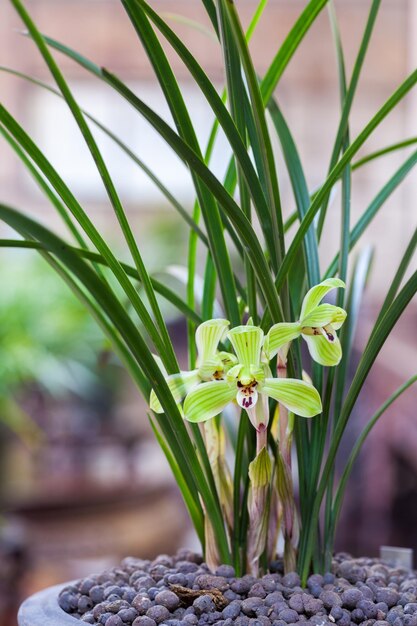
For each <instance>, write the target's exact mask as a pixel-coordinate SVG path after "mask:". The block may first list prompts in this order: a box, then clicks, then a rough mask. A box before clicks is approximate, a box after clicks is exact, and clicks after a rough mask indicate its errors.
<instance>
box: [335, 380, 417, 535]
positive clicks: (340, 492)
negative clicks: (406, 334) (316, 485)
mask: <svg viewBox="0 0 417 626" xmlns="http://www.w3.org/2000/svg"><path fill="white" fill-rule="evenodd" d="M415 382H417V376H412V377H411V378H409V379H408V380H407V381H406V382H405V383H404V384H403V385H401V387H399V388H398V389H397V390H396V391H395V392H394V393H393V394H392V395H391V396H390V397H389V398H388V399H387V400H386V401H385V402H384V403H383V404H382V405H381V406H380V408H379V409H378V410H377V411H376V412H375V413H374V415H373V416H372V417H371V419H370V420H369V421H368V423H367V424H366V426H365V427H364V429H363V430H362V432H361V434H360V435H359V437H358V438H357V440H356V443H355V445H354V447H353V449H352V451H351V453H350V455H349V458H348V461H347V463H346V465H345V469H344V470H343V474H342V477H341V479H340V482H339V485H338V488H337V492H336V496H335V499H334V505H333V527H335V526H336V524H337V521H338V518H339V514H340V510H341V507H342V501H343V496H344V492H345V488H346V484H347V481H348V480H349V477H350V474H351V472H352V469H353V466H354V464H355V462H356V459H357V458H358V456H359V453H360V451H361V450H362V446H363V444H364V443H365V441H366V438H367V437H368V435H369V433H370V432H371V430H372V428H373V427H374V426H375V424H376V423H377V421H378V420H379V418H380V417H382V415H383V414H384V413H385V411H386V410H387V409H388V408H389V407H390V406H391V404H393V403H394V402H395V400H397V398H399V397H400V396H401V395H402V394H403V393H404V391H406V390H407V389H408V388H409V387H411V385H414V383H415Z"/></svg>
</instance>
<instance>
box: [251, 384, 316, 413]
mask: <svg viewBox="0 0 417 626" xmlns="http://www.w3.org/2000/svg"><path fill="white" fill-rule="evenodd" d="M261 393H264V394H266V395H267V396H269V397H270V398H273V399H274V400H277V401H278V402H280V403H281V404H283V405H284V406H285V407H286V408H287V409H288V410H289V411H292V412H293V413H295V414H296V415H300V416H301V417H313V416H314V415H318V413H321V410H322V406H321V400H320V396H319V393H318V391H317V389H315V388H314V387H313V385H311V384H310V383H306V382H304V381H303V380H298V379H296V378H281V379H277V378H265V381H264V383H263V385H262V389H261Z"/></svg>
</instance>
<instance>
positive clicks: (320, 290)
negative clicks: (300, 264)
mask: <svg viewBox="0 0 417 626" xmlns="http://www.w3.org/2000/svg"><path fill="white" fill-rule="evenodd" d="M338 287H342V288H344V287H346V285H345V283H344V282H343V280H340V278H327V279H326V280H324V281H323V282H322V283H320V284H318V285H315V286H314V287H312V288H311V289H310V290H309V291H308V292H307V294H306V296H305V298H304V300H303V305H302V307H301V314H300V320H301V324H302V325H303V326H304V325H305V324H304V318H305V317H307V315H309V314H310V313H311V312H312V311H313V309H315V308H316V306H318V304H319V302H320V301H321V300H322V299H323V298H324V296H325V295H326V294H327V293H328V292H329V291H331V290H332V289H337V288H338Z"/></svg>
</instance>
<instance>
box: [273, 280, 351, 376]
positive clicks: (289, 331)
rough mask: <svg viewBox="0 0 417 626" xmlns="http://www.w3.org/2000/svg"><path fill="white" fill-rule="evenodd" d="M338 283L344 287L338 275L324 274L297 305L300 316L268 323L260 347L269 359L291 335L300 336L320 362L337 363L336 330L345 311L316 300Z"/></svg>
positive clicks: (334, 287)
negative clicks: (271, 323) (292, 320)
mask: <svg viewBox="0 0 417 626" xmlns="http://www.w3.org/2000/svg"><path fill="white" fill-rule="evenodd" d="M338 287H342V288H344V287H345V283H344V282H343V281H342V280H340V279H339V278H328V279H327V280H324V281H323V282H322V283H320V284H319V285H316V286H315V287H312V288H311V289H310V290H309V291H308V292H307V294H306V296H305V298H304V300H303V304H302V307H301V313H300V319H299V321H298V322H293V323H282V322H281V323H279V324H275V326H272V328H271V329H270V331H269V333H268V335H267V336H266V338H265V342H264V351H265V353H266V355H267V358H268V359H272V358H273V357H274V356H275V355H276V354H277V353H278V351H279V350H282V349H284V350H285V346H287V345H288V344H289V343H290V342H291V341H292V340H293V339H296V338H297V337H300V335H301V337H303V339H305V341H306V342H307V345H308V350H309V352H310V354H311V357H312V358H313V359H314V361H317V363H320V365H327V366H332V365H337V364H338V363H339V362H340V359H341V358H342V347H341V345H340V341H339V338H338V336H337V335H336V330H338V329H339V328H340V327H341V326H342V324H343V322H344V321H345V319H346V311H345V310H344V309H341V308H340V307H338V306H334V305H333V304H319V303H320V301H321V300H322V299H323V298H324V296H325V295H326V294H327V293H328V292H329V291H331V290H332V289H336V288H338Z"/></svg>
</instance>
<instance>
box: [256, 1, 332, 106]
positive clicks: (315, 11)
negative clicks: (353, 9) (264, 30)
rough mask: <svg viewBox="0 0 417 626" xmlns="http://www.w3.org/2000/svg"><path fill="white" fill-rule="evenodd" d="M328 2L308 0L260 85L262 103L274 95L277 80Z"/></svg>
mask: <svg viewBox="0 0 417 626" xmlns="http://www.w3.org/2000/svg"><path fill="white" fill-rule="evenodd" d="M327 1H328V0H310V2H309V3H308V4H307V6H306V7H305V8H304V10H303V11H302V12H301V13H300V15H299V17H298V19H297V21H296V22H295V24H294V26H293V27H292V28H291V30H290V32H289V33H288V35H287V36H286V38H285V39H284V42H283V43H282V45H281V46H280V48H279V50H278V52H277V54H276V55H275V57H274V59H273V61H272V63H271V65H270V67H269V68H268V71H267V72H266V74H265V77H264V79H263V81H262V83H261V90H262V97H263V101H264V102H265V103H267V102H268V101H269V99H270V98H271V96H272V94H273V93H274V91H275V89H276V86H277V84H278V81H279V79H280V78H281V76H282V74H283V73H284V70H285V68H286V67H287V65H288V63H289V62H290V60H291V59H292V57H293V55H294V53H295V52H296V51H297V50H298V47H299V45H300V43H301V41H302V39H303V37H304V36H305V34H306V33H307V32H308V30H309V28H310V26H311V25H312V24H313V22H314V20H315V19H316V17H317V16H318V15H319V13H320V12H321V11H322V9H323V8H324V7H325V6H326V4H327Z"/></svg>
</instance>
